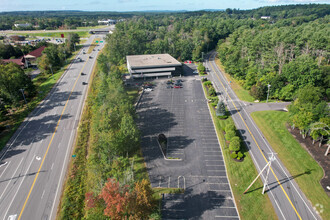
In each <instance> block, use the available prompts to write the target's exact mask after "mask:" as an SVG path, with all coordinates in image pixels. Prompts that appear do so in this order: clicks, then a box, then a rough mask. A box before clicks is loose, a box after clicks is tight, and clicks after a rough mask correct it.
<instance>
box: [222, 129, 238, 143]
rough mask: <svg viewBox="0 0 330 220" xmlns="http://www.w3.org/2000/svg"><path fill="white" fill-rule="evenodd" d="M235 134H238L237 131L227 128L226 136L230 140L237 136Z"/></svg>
mask: <svg viewBox="0 0 330 220" xmlns="http://www.w3.org/2000/svg"><path fill="white" fill-rule="evenodd" d="M235 136H236V132H235V131H234V130H229V131H227V130H226V135H225V138H226V139H227V140H228V141H231V139H232V138H233V137H235Z"/></svg>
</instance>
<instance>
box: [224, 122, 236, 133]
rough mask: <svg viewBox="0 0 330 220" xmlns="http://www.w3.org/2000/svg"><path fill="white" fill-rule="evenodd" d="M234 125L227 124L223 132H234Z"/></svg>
mask: <svg viewBox="0 0 330 220" xmlns="http://www.w3.org/2000/svg"><path fill="white" fill-rule="evenodd" d="M235 129H236V128H235V125H234V124H233V123H229V124H227V125H226V128H225V131H226V132H228V131H230V130H234V131H235Z"/></svg>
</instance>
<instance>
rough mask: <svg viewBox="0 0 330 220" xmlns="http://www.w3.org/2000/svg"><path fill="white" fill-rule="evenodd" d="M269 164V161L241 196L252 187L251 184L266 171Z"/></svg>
mask: <svg viewBox="0 0 330 220" xmlns="http://www.w3.org/2000/svg"><path fill="white" fill-rule="evenodd" d="M269 164H270V161H269V162H268V163H267V164H266V166H265V167H264V168H263V169H262V170H261V171H260V173H259V174H258V176H257V177H256V178H255V179H254V180H253V181H252V183H251V184H250V185H249V186H248V188H247V189H246V190H245V191H244V192H243V194H245V193H246V192H247V191H248V190H249V189H250V187H251V186H252V185H253V183H254V182H255V181H256V180H257V179H258V177H259V176H260V175H261V173H262V172H263V171H264V170H265V169H266V167H267V166H268V165H269Z"/></svg>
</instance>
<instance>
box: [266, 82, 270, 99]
mask: <svg viewBox="0 0 330 220" xmlns="http://www.w3.org/2000/svg"><path fill="white" fill-rule="evenodd" d="M267 86H268V92H267V101H266V103H268V97H269V89H270V84H268V85H267Z"/></svg>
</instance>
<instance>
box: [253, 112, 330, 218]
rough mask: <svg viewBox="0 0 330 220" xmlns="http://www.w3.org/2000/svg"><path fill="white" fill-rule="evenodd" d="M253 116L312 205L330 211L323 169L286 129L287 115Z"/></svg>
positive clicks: (325, 213) (327, 213)
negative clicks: (323, 182)
mask: <svg viewBox="0 0 330 220" xmlns="http://www.w3.org/2000/svg"><path fill="white" fill-rule="evenodd" d="M251 115H252V118H253V120H254V121H255V122H256V124H257V125H258V127H259V128H260V130H261V131H262V133H263V134H264V136H265V137H266V139H267V140H268V142H269V143H270V145H271V146H272V148H273V149H274V150H275V152H277V153H278V157H279V158H280V159H281V161H282V162H283V164H284V166H285V167H286V168H287V169H288V170H289V172H290V174H291V175H292V176H297V177H296V178H295V181H296V182H297V183H298V185H299V187H300V189H301V190H302V191H303V192H304V193H305V195H306V196H307V198H308V199H309V200H310V201H311V202H312V204H313V206H316V205H317V204H320V205H323V207H324V208H323V209H324V210H330V199H329V197H328V196H327V194H326V193H325V192H324V190H323V188H322V187H321V185H320V183H319V181H320V180H321V178H322V177H323V170H322V168H321V167H320V166H319V165H318V163H317V162H316V161H315V160H314V159H313V158H312V157H311V156H310V155H309V153H308V152H307V151H306V150H305V149H304V148H303V147H302V146H301V145H300V144H299V143H298V141H297V140H296V139H295V138H294V137H293V136H292V135H291V134H290V132H289V131H288V130H287V128H286V122H287V121H288V113H287V112H279V111H261V112H254V113H252V114H251ZM316 208H317V209H319V206H318V207H316ZM319 211H320V210H319ZM321 216H322V218H323V219H330V212H329V211H323V212H322V213H321Z"/></svg>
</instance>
